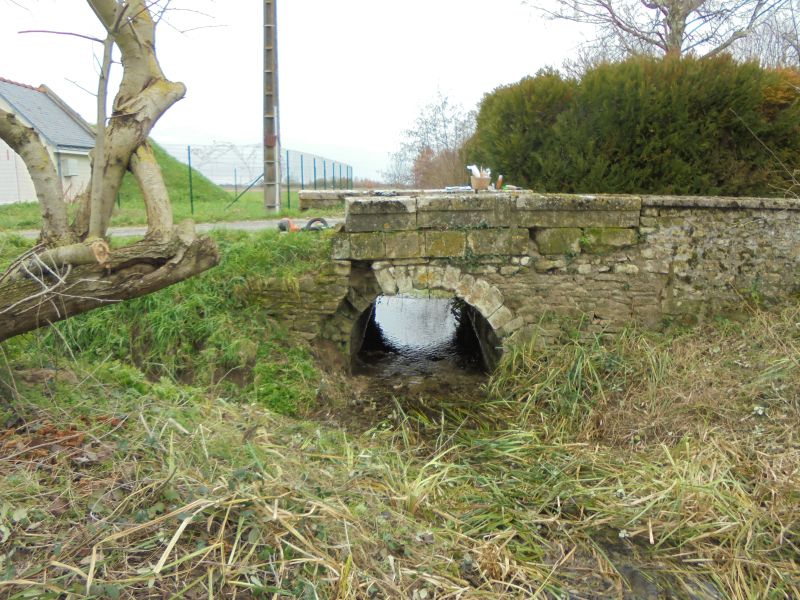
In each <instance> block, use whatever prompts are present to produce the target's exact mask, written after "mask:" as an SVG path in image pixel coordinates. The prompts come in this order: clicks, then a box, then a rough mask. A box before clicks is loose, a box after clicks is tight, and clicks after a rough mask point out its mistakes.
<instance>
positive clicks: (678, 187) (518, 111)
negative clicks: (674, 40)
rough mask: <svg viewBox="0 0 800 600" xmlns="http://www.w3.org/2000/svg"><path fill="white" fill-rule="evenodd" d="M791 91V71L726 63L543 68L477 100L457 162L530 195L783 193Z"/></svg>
mask: <svg viewBox="0 0 800 600" xmlns="http://www.w3.org/2000/svg"><path fill="white" fill-rule="evenodd" d="M799 90H800V73H798V71H797V70H780V71H775V70H764V69H762V68H760V67H759V66H758V65H756V64H753V63H746V64H738V63H736V62H735V61H734V60H732V59H731V58H729V57H726V56H722V57H718V58H715V59H705V60H696V59H682V60H656V59H647V58H637V59H632V60H628V61H626V62H623V63H614V64H604V65H600V66H598V67H596V68H594V69H592V70H590V71H589V72H587V73H586V74H585V75H584V77H583V78H582V79H581V80H580V81H576V80H572V79H565V78H563V77H562V76H561V75H559V74H558V73H557V72H555V71H552V70H545V71H540V72H539V73H537V75H536V76H535V77H528V78H525V79H523V80H522V81H520V82H519V83H516V84H513V85H509V86H506V87H501V88H498V89H497V90H495V91H494V92H492V93H491V94H487V95H486V96H485V97H484V99H483V102H482V104H481V107H480V112H479V115H478V123H477V130H476V133H475V136H474V137H473V138H472V139H471V140H470V141H469V143H468V145H467V156H468V158H469V159H470V161H474V162H478V163H481V164H483V165H485V166H488V167H491V168H492V169H493V171H494V172H496V173H502V174H504V175H505V179H506V181H507V182H509V183H514V184H517V185H522V186H526V187H530V188H533V189H536V190H540V191H553V192H556V191H558V192H586V193H589V192H595V193H658V194H716V195H731V196H748V195H782V194H783V193H784V191H785V190H786V189H787V188H788V187H789V185H788V183H787V179H788V175H787V172H786V169H785V168H783V167H782V166H781V163H783V165H784V166H785V167H787V168H789V169H790V170H791V169H793V168H800V102H798V98H800V91H799Z"/></svg>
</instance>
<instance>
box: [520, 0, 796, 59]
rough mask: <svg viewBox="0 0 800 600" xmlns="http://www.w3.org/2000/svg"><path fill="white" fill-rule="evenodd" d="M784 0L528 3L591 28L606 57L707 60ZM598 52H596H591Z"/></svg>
mask: <svg viewBox="0 0 800 600" xmlns="http://www.w3.org/2000/svg"><path fill="white" fill-rule="evenodd" d="M787 2H788V0H529V1H528V2H526V3H527V4H529V5H531V6H533V7H534V8H536V9H537V10H539V11H541V12H542V13H544V14H546V15H548V16H550V17H552V18H555V19H564V20H568V21H574V22H577V23H586V24H589V25H593V26H594V27H595V28H596V29H597V31H598V37H597V38H596V39H595V40H594V41H593V42H592V43H591V44H590V45H591V46H592V47H593V48H596V49H598V51H599V54H600V55H601V56H604V57H606V58H611V59H617V58H623V57H625V56H630V55H637V54H649V55H663V56H682V55H697V56H713V55H715V54H719V53H720V52H724V51H726V50H728V49H729V48H730V47H731V46H732V45H733V44H734V43H735V42H737V41H738V40H740V39H743V38H745V37H747V36H748V35H749V34H751V33H752V32H753V31H754V30H755V29H756V28H757V27H759V26H760V25H761V24H762V23H763V22H764V21H765V20H767V19H768V18H769V17H770V15H772V14H773V13H775V12H776V11H778V10H779V9H780V8H781V7H783V6H784V5H785V4H786V3H787ZM592 54H598V53H592Z"/></svg>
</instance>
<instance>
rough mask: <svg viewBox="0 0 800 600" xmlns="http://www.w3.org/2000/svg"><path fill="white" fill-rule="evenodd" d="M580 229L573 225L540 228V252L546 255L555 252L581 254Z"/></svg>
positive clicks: (538, 237)
mask: <svg viewBox="0 0 800 600" xmlns="http://www.w3.org/2000/svg"><path fill="white" fill-rule="evenodd" d="M581 235H583V232H582V231H581V230H580V229H576V228H572V227H559V228H555V229H540V230H538V231H537V232H536V235H535V239H536V246H537V247H538V248H539V253H540V254H543V255H545V256H549V255H555V254H572V255H574V254H579V253H580V251H581Z"/></svg>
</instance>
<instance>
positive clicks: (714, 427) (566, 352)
mask: <svg viewBox="0 0 800 600" xmlns="http://www.w3.org/2000/svg"><path fill="white" fill-rule="evenodd" d="M220 242H221V245H222V247H223V252H224V256H225V259H224V262H223V263H222V265H221V266H220V267H219V268H218V269H217V270H216V271H212V272H210V273H208V274H206V275H205V276H203V277H201V278H197V279H195V280H192V281H190V282H186V283H184V284H181V285H180V286H175V287H174V288H170V289H169V290H165V291H162V292H160V293H159V294H156V295H154V296H151V297H150V298H147V299H142V300H140V301H138V304H137V303H130V304H124V305H120V306H115V307H111V308H109V309H106V310H103V311H96V312H95V313H90V314H88V315H85V316H84V317H81V318H79V319H74V320H73V321H72V322H70V323H68V324H65V325H64V326H62V327H60V328H58V329H57V330H53V331H51V332H40V333H38V334H35V335H29V336H25V337H23V338H17V339H15V340H11V341H9V342H8V343H6V344H4V345H3V346H0V354H1V356H0V380H1V381H2V383H0V394H2V400H0V403H2V404H1V405H2V407H3V408H2V409H0V410H1V412H0V596H3V595H6V596H8V597H11V598H24V597H31V595H34V596H36V597H43V598H60V597H63V595H64V594H66V593H71V594H72V597H74V598H82V597H94V598H101V597H111V598H149V597H153V598H156V597H158V598H162V597H166V598H170V597H175V598H199V597H203V598H209V597H213V598H228V597H234V596H235V595H236V596H237V597H263V598H280V597H294V598H309V599H312V598H342V599H344V598H357V599H361V598H365V599H371V598H387V599H389V598H391V599H394V598H416V599H422V598H470V599H472V598H475V599H477V598H531V597H542V598H559V597H564V596H568V597H570V598H622V597H631V598H664V597H669V598H684V597H685V598H689V597H695V598H734V599H737V600H740V599H741V600H745V599H748V600H750V599H755V598H765V599H766V598H769V599H773V598H796V597H799V596H800V577H798V573H800V564H798V561H800V514H798V512H797V506H798V503H799V502H800V440H799V439H798V435H800V434H798V428H797V424H798V422H800V325H798V323H800V309H798V307H797V306H789V307H786V308H784V309H783V310H782V311H776V312H769V313H768V312H761V311H757V310H754V311H753V313H752V315H751V318H750V319H749V320H748V321H746V322H742V323H732V322H719V323H716V324H711V325H707V326H705V327H702V328H698V329H694V330H671V331H668V332H666V333H660V334H655V333H643V332H635V331H629V332H626V333H624V334H620V335H618V336H615V337H612V338H609V339H605V340H603V341H602V343H601V342H600V341H599V340H598V341H595V342H591V343H579V342H576V341H570V340H566V341H565V342H564V344H563V345H561V346H559V347H557V348H552V349H550V350H548V351H545V352H537V351H535V350H534V347H535V345H534V344H530V345H527V346H520V347H518V348H515V349H513V350H512V351H511V352H509V353H508V354H507V355H506V356H505V358H504V360H503V362H502V364H501V366H500V368H499V369H498V371H497V372H496V373H495V374H494V376H493V377H492V378H491V380H490V381H488V382H487V386H486V389H485V391H484V394H483V399H482V400H481V401H479V402H459V401H458V400H453V399H449V400H447V401H445V402H442V401H441V400H440V399H437V398H426V399H424V402H421V399H419V398H414V399H412V398H405V397H403V396H402V395H398V396H396V397H394V398H389V399H387V400H386V401H388V402H392V403H394V405H395V410H394V412H393V414H392V416H390V417H386V418H385V419H382V420H381V421H376V422H375V423H374V424H373V427H372V428H371V429H370V430H368V431H367V432H366V433H352V432H348V431H347V430H345V429H341V428H338V427H331V426H328V425H325V424H322V423H320V422H318V421H315V420H313V419H311V418H309V417H308V414H309V411H310V410H311V409H313V407H314V405H315V404H316V403H318V402H320V401H324V400H320V398H323V397H324V396H325V395H326V390H323V387H324V384H323V383H322V380H323V378H326V377H328V376H327V375H326V374H325V373H323V372H321V371H320V370H319V369H318V367H316V366H315V365H314V363H313V361H312V360H311V349H310V348H308V347H307V346H305V345H303V344H301V343H298V342H296V341H294V340H292V339H291V338H289V337H288V336H286V335H285V332H281V328H280V324H279V323H278V322H276V321H275V320H274V319H273V317H272V316H270V315H266V314H262V313H261V312H260V311H259V307H258V302H257V300H256V298H257V293H256V291H257V290H258V288H259V281H258V280H257V278H258V277H260V276H261V275H260V274H261V273H263V274H264V275H263V276H274V277H281V278H285V280H286V281H287V285H289V286H290V285H291V280H292V278H293V277H296V276H297V275H298V274H299V273H300V272H302V271H304V270H313V269H316V268H318V266H319V264H320V261H322V260H323V259H324V257H325V256H326V253H327V247H326V244H327V240H326V239H325V238H324V237H315V236H314V235H313V234H298V235H295V236H279V235H276V234H272V233H265V234H260V235H258V236H255V237H252V238H251V237H249V236H246V235H244V234H241V235H231V234H226V235H224V236H222V237H221V238H220ZM206 320H207V321H208V322H207V323H206V322H205V321H206ZM254 354H255V356H257V357H258V359H257V360H256V361H255V362H249V361H250V360H251V359H247V357H252V356H253V355H254ZM226 361H228V362H226ZM248 364H252V365H255V364H265V365H268V366H267V368H268V369H269V371H268V372H267V373H266V374H265V375H264V376H263V377H262V378H261V379H260V381H262V382H264V381H269V382H270V385H272V389H273V391H274V390H277V391H278V392H280V393H281V394H283V395H278V396H275V395H273V394H270V393H265V394H262V393H261V392H259V391H258V389H257V387H258V386H257V385H256V384H255V383H254V382H255V381H256V380H257V379H258V377H257V375H254V373H255V371H251V372H250V375H251V376H252V378H251V379H248V378H243V379H241V380H239V381H232V382H229V383H230V385H228V384H227V383H225V382H226V380H225V379H223V380H222V383H220V382H219V381H218V380H217V378H216V377H215V376H213V373H214V372H216V373H219V372H224V371H226V370H227V369H231V368H235V369H244V368H246V367H247V365H248ZM220 365H224V367H222V368H221V369H219V370H218V369H217V367H218V366H220ZM187 381H191V382H192V383H191V384H187V383H186V382H187ZM287 390H292V391H293V392H292V393H288V394H287V393H285V392H286V391H287ZM295 392H296V394H295ZM293 394H295V395H293ZM338 401H339V402H347V398H346V397H343V398H340V399H339V400H338ZM421 404H424V410H423V409H420V408H419V407H420V405H421ZM279 412H282V413H283V415H282V414H279ZM626 589H627V590H629V591H628V592H627V594H628V595H627V596H625V593H626V592H625V590H626ZM659 594H660V595H659Z"/></svg>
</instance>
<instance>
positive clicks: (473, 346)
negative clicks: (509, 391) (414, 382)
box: [354, 296, 484, 379]
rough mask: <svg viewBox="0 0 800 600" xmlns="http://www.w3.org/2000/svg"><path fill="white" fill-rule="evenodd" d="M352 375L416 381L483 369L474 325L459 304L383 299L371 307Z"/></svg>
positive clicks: (439, 299)
mask: <svg viewBox="0 0 800 600" xmlns="http://www.w3.org/2000/svg"><path fill="white" fill-rule="evenodd" d="M354 370H355V372H356V373H360V374H367V375H371V376H375V377H380V378H397V377H402V378H408V377H412V378H413V379H418V378H424V377H432V376H437V377H454V376H458V375H460V374H462V373H464V372H468V373H481V372H483V370H484V369H483V362H482V358H481V354H480V346H479V345H478V341H477V338H476V334H475V332H474V329H473V325H472V323H471V322H470V320H469V318H468V317H467V316H466V315H465V314H464V311H463V306H462V305H461V304H460V303H458V302H456V301H454V300H452V299H442V298H414V297H403V296H393V297H387V296H381V297H380V298H378V299H377V301H376V302H375V304H374V306H373V307H372V315H371V318H370V321H369V323H368V325H367V327H366V329H365V332H364V339H363V342H362V344H361V350H360V352H359V353H358V361H357V364H356V365H355V366H354Z"/></svg>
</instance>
